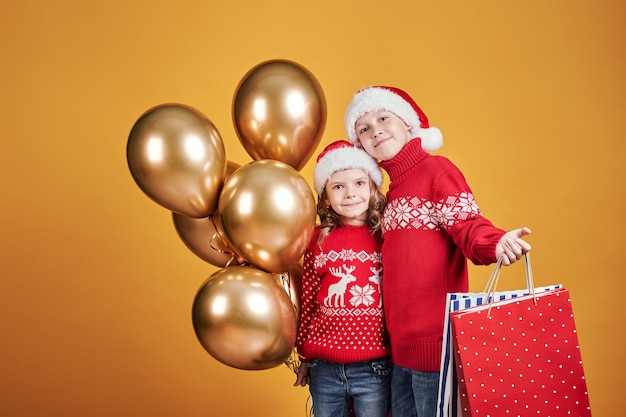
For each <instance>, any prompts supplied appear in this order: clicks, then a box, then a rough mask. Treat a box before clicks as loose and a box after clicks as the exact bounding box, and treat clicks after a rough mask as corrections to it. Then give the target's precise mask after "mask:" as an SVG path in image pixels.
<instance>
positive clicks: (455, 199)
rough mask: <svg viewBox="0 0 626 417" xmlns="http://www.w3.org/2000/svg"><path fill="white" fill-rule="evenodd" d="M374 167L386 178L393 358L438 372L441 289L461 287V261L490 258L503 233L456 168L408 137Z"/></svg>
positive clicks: (464, 275) (386, 294) (387, 302)
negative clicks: (394, 152)
mask: <svg viewBox="0 0 626 417" xmlns="http://www.w3.org/2000/svg"><path fill="white" fill-rule="evenodd" d="M380 166H381V167H382V168H383V169H385V170H386V171H387V173H388V174H389V178H390V180H391V182H390V184H389V191H388V193H387V201H388V202H387V206H386V208H385V212H384V219H383V239H384V243H383V250H382V253H383V258H382V259H383V265H384V267H385V279H384V281H383V283H384V285H383V299H384V307H385V317H386V325H387V329H388V331H389V337H390V341H391V351H392V361H393V363H394V364H396V365H399V366H403V367H405V368H409V369H413V370H418V371H426V372H438V371H439V366H440V362H441V346H442V339H443V337H442V335H443V324H444V318H445V314H446V312H445V305H446V294H447V293H449V292H465V291H468V269H467V259H470V260H471V261H472V262H473V263H474V264H477V265H487V264H490V263H493V262H495V261H496V259H495V252H496V245H497V243H498V241H499V240H500V238H501V237H502V235H503V234H504V233H505V232H504V230H501V229H499V228H496V227H495V226H494V225H493V224H492V223H491V222H490V221H489V220H487V219H486V218H485V217H483V216H482V213H481V210H480V209H479V207H478V205H477V204H476V202H475V201H474V195H473V194H472V191H471V189H470V187H469V185H468V184H467V182H466V181H465V177H464V175H463V174H462V173H461V171H460V170H459V169H458V168H457V167H456V166H455V165H454V164H453V163H452V162H451V161H450V160H448V159H447V158H445V157H442V156H437V155H431V154H429V153H427V152H425V151H424V150H423V149H422V147H421V140H420V139H419V138H415V139H412V140H411V141H409V142H408V143H407V145H405V146H404V148H403V149H402V150H401V151H400V152H399V153H398V155H396V156H395V157H394V158H392V159H390V160H388V161H383V162H381V163H380Z"/></svg>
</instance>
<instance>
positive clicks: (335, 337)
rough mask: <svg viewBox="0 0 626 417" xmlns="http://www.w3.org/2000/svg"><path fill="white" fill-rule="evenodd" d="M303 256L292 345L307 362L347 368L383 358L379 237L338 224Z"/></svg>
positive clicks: (385, 348)
mask: <svg viewBox="0 0 626 417" xmlns="http://www.w3.org/2000/svg"><path fill="white" fill-rule="evenodd" d="M318 235H319V227H317V228H316V229H315V232H314V234H313V239H312V240H311V243H310V245H309V247H308V248H307V250H306V251H305V253H304V263H303V274H302V302H301V307H300V309H301V313H300V324H299V330H298V336H297V339H296V346H297V348H298V352H299V353H300V354H302V355H303V356H304V357H305V361H308V360H311V359H316V358H319V359H324V360H328V361H332V362H335V363H341V364H347V363H352V362H360V361H365V360H371V359H376V358H381V357H384V356H388V355H389V354H390V348H389V341H388V336H387V332H386V330H385V326H384V317H383V310H382V299H381V278H382V264H381V246H382V240H381V236H380V233H376V234H372V232H371V230H370V229H369V228H368V227H367V226H348V225H345V226H340V227H337V228H336V229H334V230H333V231H332V232H331V233H330V234H328V236H326V238H325V239H324V241H323V242H322V245H321V247H320V246H319V245H318V243H317V237H318Z"/></svg>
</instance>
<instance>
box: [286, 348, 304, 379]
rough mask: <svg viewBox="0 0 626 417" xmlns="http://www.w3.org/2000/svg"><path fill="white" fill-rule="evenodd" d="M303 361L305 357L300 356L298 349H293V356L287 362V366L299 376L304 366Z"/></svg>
mask: <svg viewBox="0 0 626 417" xmlns="http://www.w3.org/2000/svg"><path fill="white" fill-rule="evenodd" d="M301 359H304V356H302V355H300V354H299V353H298V350H297V349H296V348H293V349H292V350H291V356H290V357H288V358H287V360H286V361H285V365H287V368H289V369H291V370H292V371H293V372H294V373H295V374H296V375H297V374H298V370H299V369H300V366H302V361H301Z"/></svg>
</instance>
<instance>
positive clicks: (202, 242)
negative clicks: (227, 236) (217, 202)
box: [172, 161, 243, 268]
mask: <svg viewBox="0 0 626 417" xmlns="http://www.w3.org/2000/svg"><path fill="white" fill-rule="evenodd" d="M239 167H240V165H239V164H237V163H236V162H232V161H227V162H226V178H228V177H229V176H230V174H232V173H233V172H234V171H235V170H236V169H237V168H239ZM172 220H173V221H174V227H175V229H176V232H177V233H178V236H179V237H180V238H181V240H182V241H183V243H184V244H185V246H187V248H188V249H189V250H191V252H192V253H194V254H195V255H196V256H198V257H199V258H200V259H202V260H204V261H206V262H208V263H210V264H211V265H215V266H219V267H220V268H224V267H225V266H227V265H237V264H241V263H243V260H241V259H237V255H236V254H235V253H234V252H233V250H232V249H230V248H229V247H228V245H227V244H226V242H225V241H224V239H223V238H222V236H220V234H219V233H218V231H217V230H216V228H215V222H216V220H215V218H214V216H213V215H211V216H209V217H203V218H200V219H198V218H193V217H187V216H183V215H182V214H178V213H172Z"/></svg>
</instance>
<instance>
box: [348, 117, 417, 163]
mask: <svg viewBox="0 0 626 417" xmlns="http://www.w3.org/2000/svg"><path fill="white" fill-rule="evenodd" d="M355 128H356V134H357V137H358V139H359V141H361V144H362V145H363V149H365V151H366V152H367V153H368V154H370V155H371V156H373V157H374V158H376V159H380V160H382V161H388V160H390V159H391V158H393V157H394V156H396V155H397V154H398V152H400V150H401V149H402V148H403V147H404V145H406V144H407V142H408V141H409V140H411V139H412V138H411V126H408V125H407V124H406V123H405V122H404V120H402V119H401V118H399V117H398V116H396V115H395V114H393V113H391V112H389V111H386V110H375V111H371V112H368V113H365V114H364V115H363V116H361V117H360V118H359V119H357V121H356V123H355Z"/></svg>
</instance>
